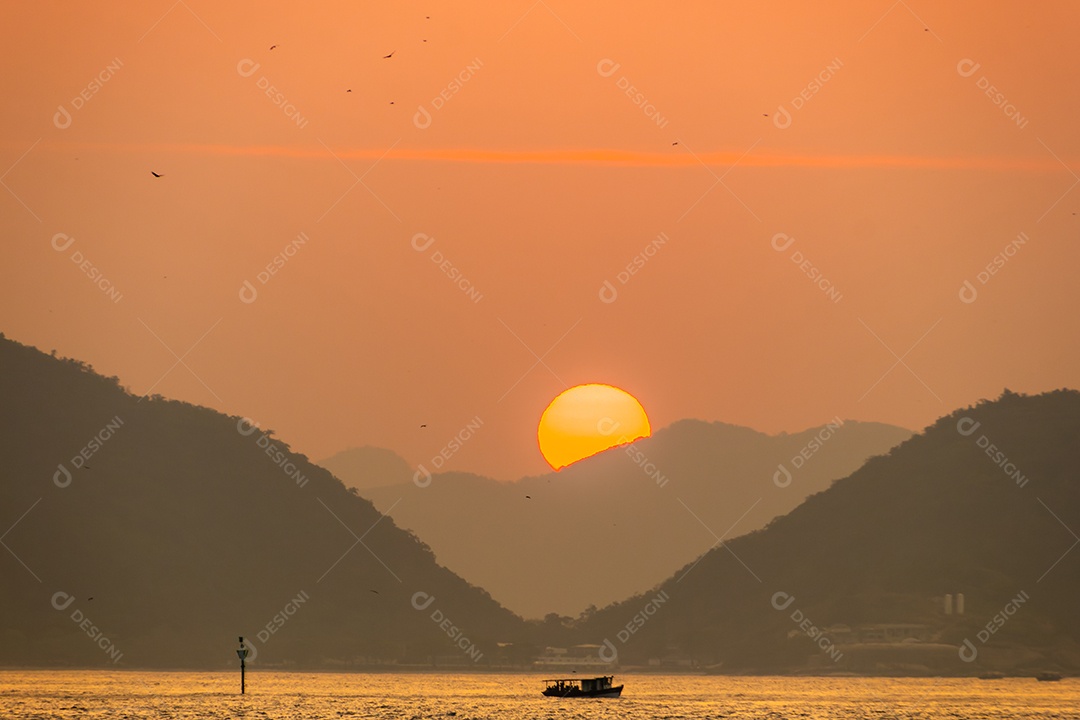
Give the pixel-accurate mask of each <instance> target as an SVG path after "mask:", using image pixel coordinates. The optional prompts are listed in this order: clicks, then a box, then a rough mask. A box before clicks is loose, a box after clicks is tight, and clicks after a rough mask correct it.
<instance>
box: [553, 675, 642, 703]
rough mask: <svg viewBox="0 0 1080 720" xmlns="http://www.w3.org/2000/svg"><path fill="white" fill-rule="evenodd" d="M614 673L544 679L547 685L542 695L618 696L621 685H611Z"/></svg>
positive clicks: (620, 691)
mask: <svg viewBox="0 0 1080 720" xmlns="http://www.w3.org/2000/svg"><path fill="white" fill-rule="evenodd" d="M614 681H615V676H614V675H603V676H601V677H595V678H557V679H555V680H545V681H544V682H545V683H547V687H546V688H544V692H543V694H544V695H547V696H548V697H558V698H604V697H619V695H621V694H622V689H623V686H622V685H612V683H613V682H614Z"/></svg>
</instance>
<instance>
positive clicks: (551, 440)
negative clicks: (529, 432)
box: [536, 384, 652, 470]
mask: <svg viewBox="0 0 1080 720" xmlns="http://www.w3.org/2000/svg"><path fill="white" fill-rule="evenodd" d="M651 434H652V429H651V428H650V427H649V417H648V416H647V415H646V414H645V408H643V407H642V406H641V403H639V402H638V401H637V399H636V398H635V397H634V396H633V395H631V394H630V393H628V392H626V391H625V390H620V389H619V388H617V387H612V386H611V385H600V384H589V385H577V386H575V387H572V388H570V389H569V390H565V391H563V392H562V393H560V394H559V395H558V396H557V397H556V398H555V399H554V400H552V401H551V404H550V405H548V406H547V409H546V410H544V414H543V415H542V416H541V417H540V426H539V427H538V428H537V431H536V436H537V440H538V441H539V443H540V452H541V453H542V454H543V455H544V459H545V460H547V461H548V464H549V465H551V467H553V468H555V469H556V470H560V469H562V468H564V467H566V466H567V465H570V464H571V463H575V462H577V461H578V460H581V459H583V458H587V457H590V456H592V455H595V454H597V453H599V452H602V451H604V450H607V449H608V448H611V447H615V446H616V445H622V444H623V443H628V442H633V441H634V440H637V439H638V438H643V437H649V435H651Z"/></svg>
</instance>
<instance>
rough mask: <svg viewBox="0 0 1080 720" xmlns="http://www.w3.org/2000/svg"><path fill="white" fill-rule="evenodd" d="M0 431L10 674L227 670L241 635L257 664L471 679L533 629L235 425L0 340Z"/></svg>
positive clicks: (261, 437)
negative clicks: (461, 670)
mask: <svg viewBox="0 0 1080 720" xmlns="http://www.w3.org/2000/svg"><path fill="white" fill-rule="evenodd" d="M0 417H2V420H3V427H4V432H3V433H2V434H0V467H2V468H3V474H4V481H3V483H0V509H2V515H3V517H2V518H0V524H2V529H0V532H3V533H4V534H3V538H2V540H3V543H4V546H5V547H6V548H7V550H6V551H4V552H2V553H0V555H2V556H3V557H0V568H2V571H3V577H4V582H3V583H0V665H80V666H112V665H114V664H115V663H119V664H120V665H122V666H129V667H130V666H135V667H138V666H166V667H222V666H228V667H232V666H233V665H234V664H235V661H236V656H235V654H234V652H233V651H234V649H235V647H236V639H237V636H239V635H244V636H245V637H247V638H248V640H249V642H250V643H251V646H252V648H253V651H254V652H255V653H257V657H256V658H253V662H254V663H262V664H264V665H274V664H280V663H282V662H285V661H288V662H291V663H294V664H295V663H299V664H301V665H304V666H328V667H334V666H345V664H356V663H364V662H369V661H373V662H382V661H386V660H394V661H398V662H416V663H421V664H424V665H426V666H430V665H431V663H432V662H434V661H435V660H433V658H438V659H441V662H443V663H447V662H449V663H454V662H457V663H461V664H462V665H464V666H473V665H474V658H473V656H472V655H470V653H472V654H474V655H480V656H484V655H486V656H488V657H490V656H491V655H492V654H493V653H494V650H495V649H496V648H497V645H496V643H497V642H500V641H515V642H518V643H520V642H523V641H524V640H526V639H527V637H526V636H527V635H528V633H530V632H532V631H533V630H532V629H530V628H529V627H528V626H526V625H525V624H524V623H523V622H522V621H521V620H520V619H519V618H517V617H515V616H514V615H513V614H512V613H510V612H509V611H507V610H505V609H504V608H502V607H500V606H499V605H498V604H497V603H496V602H494V601H493V600H492V599H491V598H490V596H488V595H487V593H486V592H484V591H483V590H481V589H479V588H477V587H474V586H471V585H469V584H468V583H466V582H465V581H464V580H462V579H461V578H459V577H457V576H456V575H454V574H453V573H451V572H449V571H448V570H446V569H445V568H443V567H441V566H439V565H438V564H437V563H436V561H435V558H434V556H433V555H432V553H431V552H430V550H429V549H428V548H427V547H426V546H425V545H424V544H423V543H422V542H421V541H420V540H419V539H417V538H416V537H415V536H414V535H412V534H410V533H408V532H406V531H403V530H401V529H399V528H398V527H396V526H395V524H394V522H393V520H391V519H388V518H384V517H383V516H382V515H380V513H379V512H377V511H376V510H375V508H374V507H372V505H371V503H370V502H369V501H367V500H365V499H362V498H360V497H358V496H357V495H356V494H355V493H354V492H350V491H349V490H348V489H346V488H345V487H344V486H343V485H342V484H341V483H340V481H338V480H337V479H335V478H334V477H333V476H332V475H331V474H330V473H329V472H327V471H326V470H324V469H323V468H321V467H318V466H316V465H313V464H311V463H310V462H309V461H308V459H307V458H306V457H304V456H303V455H299V454H296V453H293V452H292V451H291V450H290V449H289V446H288V445H287V444H286V443H285V442H283V441H282V440H280V439H278V438H275V437H273V436H271V435H268V434H266V433H264V432H263V431H262V430H260V429H258V428H255V427H254V426H253V425H251V424H250V423H249V422H247V421H245V420H243V419H242V418H237V417H229V416H226V415H222V414H220V413H217V412H214V411H212V410H208V409H206V408H201V407H196V406H193V405H188V404H186V403H182V402H175V401H169V400H165V399H162V398H160V397H150V398H140V397H136V396H133V395H131V394H129V393H127V392H125V391H124V390H123V389H122V388H121V387H120V385H119V382H118V381H117V379H116V378H104V377H102V376H100V375H97V374H96V373H94V372H92V368H90V366H88V365H86V364H84V363H80V362H78V361H74V360H62V359H56V358H54V357H49V356H48V355H45V354H44V353H41V352H40V351H38V350H36V349H33V348H30V347H26V346H23V345H20V344H18V343H16V342H13V341H11V340H9V339H6V338H3V337H2V336H0ZM297 598H300V600H297ZM433 617H436V618H442V619H448V622H447V626H446V627H441V626H440V624H439V623H440V622H441V621H442V620H439V621H438V622H437V621H435V620H433ZM447 627H452V628H454V629H455V630H456V631H457V633H458V636H457V637H450V636H448V634H447ZM463 639H464V641H466V642H464V644H462V641H463Z"/></svg>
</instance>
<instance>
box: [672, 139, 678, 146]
mask: <svg viewBox="0 0 1080 720" xmlns="http://www.w3.org/2000/svg"><path fill="white" fill-rule="evenodd" d="M671 144H672V145H678V144H679V141H678V140H676V141H675V142H673V143H671Z"/></svg>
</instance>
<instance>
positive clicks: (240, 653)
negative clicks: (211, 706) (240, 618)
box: [236, 635, 248, 695]
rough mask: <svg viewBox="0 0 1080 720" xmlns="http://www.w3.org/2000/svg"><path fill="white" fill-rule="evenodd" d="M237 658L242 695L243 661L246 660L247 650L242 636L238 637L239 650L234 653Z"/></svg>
mask: <svg viewBox="0 0 1080 720" xmlns="http://www.w3.org/2000/svg"><path fill="white" fill-rule="evenodd" d="M236 655H237V657H239V658H240V694H241V695H243V694H244V667H245V666H244V660H246V659H247V656H248V649H247V647H246V646H245V645H244V636H243V635H241V636H240V649H239V650H237V651H236Z"/></svg>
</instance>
